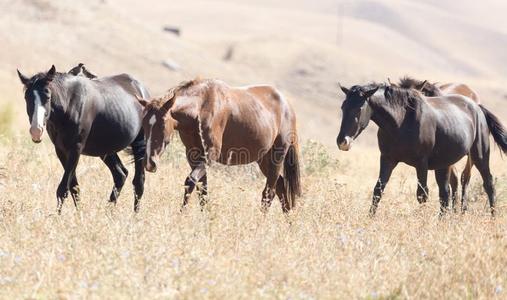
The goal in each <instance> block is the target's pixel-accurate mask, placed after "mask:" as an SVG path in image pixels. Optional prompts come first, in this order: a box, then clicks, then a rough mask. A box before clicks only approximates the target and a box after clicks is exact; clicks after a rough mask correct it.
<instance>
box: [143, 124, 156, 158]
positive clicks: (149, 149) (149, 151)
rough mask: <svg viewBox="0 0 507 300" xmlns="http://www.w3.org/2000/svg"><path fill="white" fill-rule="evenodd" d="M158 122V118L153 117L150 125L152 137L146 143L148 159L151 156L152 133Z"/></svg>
mask: <svg viewBox="0 0 507 300" xmlns="http://www.w3.org/2000/svg"><path fill="white" fill-rule="evenodd" d="M156 122H157V117H155V115H153V116H151V118H150V120H149V121H148V124H150V136H149V137H148V141H146V154H147V155H148V157H150V156H151V133H152V131H153V125H155V123H156Z"/></svg>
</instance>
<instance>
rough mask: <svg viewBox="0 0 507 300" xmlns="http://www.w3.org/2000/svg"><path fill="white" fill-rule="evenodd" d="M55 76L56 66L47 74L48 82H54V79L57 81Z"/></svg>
mask: <svg viewBox="0 0 507 300" xmlns="http://www.w3.org/2000/svg"><path fill="white" fill-rule="evenodd" d="M55 75H56V68H55V65H52V66H51V69H49V71H48V72H47V73H46V79H47V80H48V81H53V79H55Z"/></svg>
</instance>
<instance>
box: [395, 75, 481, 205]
mask: <svg viewBox="0 0 507 300" xmlns="http://www.w3.org/2000/svg"><path fill="white" fill-rule="evenodd" d="M391 84H392V83H391ZM392 85H394V86H399V87H401V88H404V89H416V90H418V91H420V92H421V93H423V94H424V95H425V96H427V97H436V96H442V95H452V94H456V95H462V96H465V97H468V98H470V99H471V100H472V101H474V102H475V103H477V104H480V103H481V101H480V98H479V94H478V93H477V92H476V91H474V90H473V89H472V88H471V87H470V86H468V85H467V84H464V83H446V84H437V83H430V82H428V81H427V80H424V81H422V80H417V79H414V78H411V77H407V76H406V77H404V78H401V79H400V81H399V83H398V84H392ZM472 166H473V163H472V160H471V159H470V155H468V156H467V162H466V164H465V169H464V170H463V172H462V173H461V210H462V211H466V210H467V206H468V203H467V199H468V197H467V195H466V193H467V190H468V185H469V183H470V177H471V173H472ZM450 184H451V199H452V207H453V209H454V211H456V200H457V198H458V197H457V193H458V171H457V170H456V166H452V168H451V177H450ZM417 189H418V191H420V192H418V195H422V198H420V197H419V196H418V199H420V200H419V201H420V202H426V199H427V195H428V187H427V186H422V184H421V183H419V184H418V186H417Z"/></svg>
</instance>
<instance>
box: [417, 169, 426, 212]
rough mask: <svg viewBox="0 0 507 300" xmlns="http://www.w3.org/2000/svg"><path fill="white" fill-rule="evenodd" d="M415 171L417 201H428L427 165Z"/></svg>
mask: <svg viewBox="0 0 507 300" xmlns="http://www.w3.org/2000/svg"><path fill="white" fill-rule="evenodd" d="M416 171H417V201H418V202H419V203H421V204H422V203H426V201H428V164H427V163H424V164H422V165H421V166H419V167H417V168H416Z"/></svg>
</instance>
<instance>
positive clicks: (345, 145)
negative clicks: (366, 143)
mask: <svg viewBox="0 0 507 300" xmlns="http://www.w3.org/2000/svg"><path fill="white" fill-rule="evenodd" d="M352 141H353V139H352V138H351V137H350V136H346V137H345V138H344V139H343V141H341V142H338V148H339V149H340V150H342V151H349V150H350V148H351V147H352Z"/></svg>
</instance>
